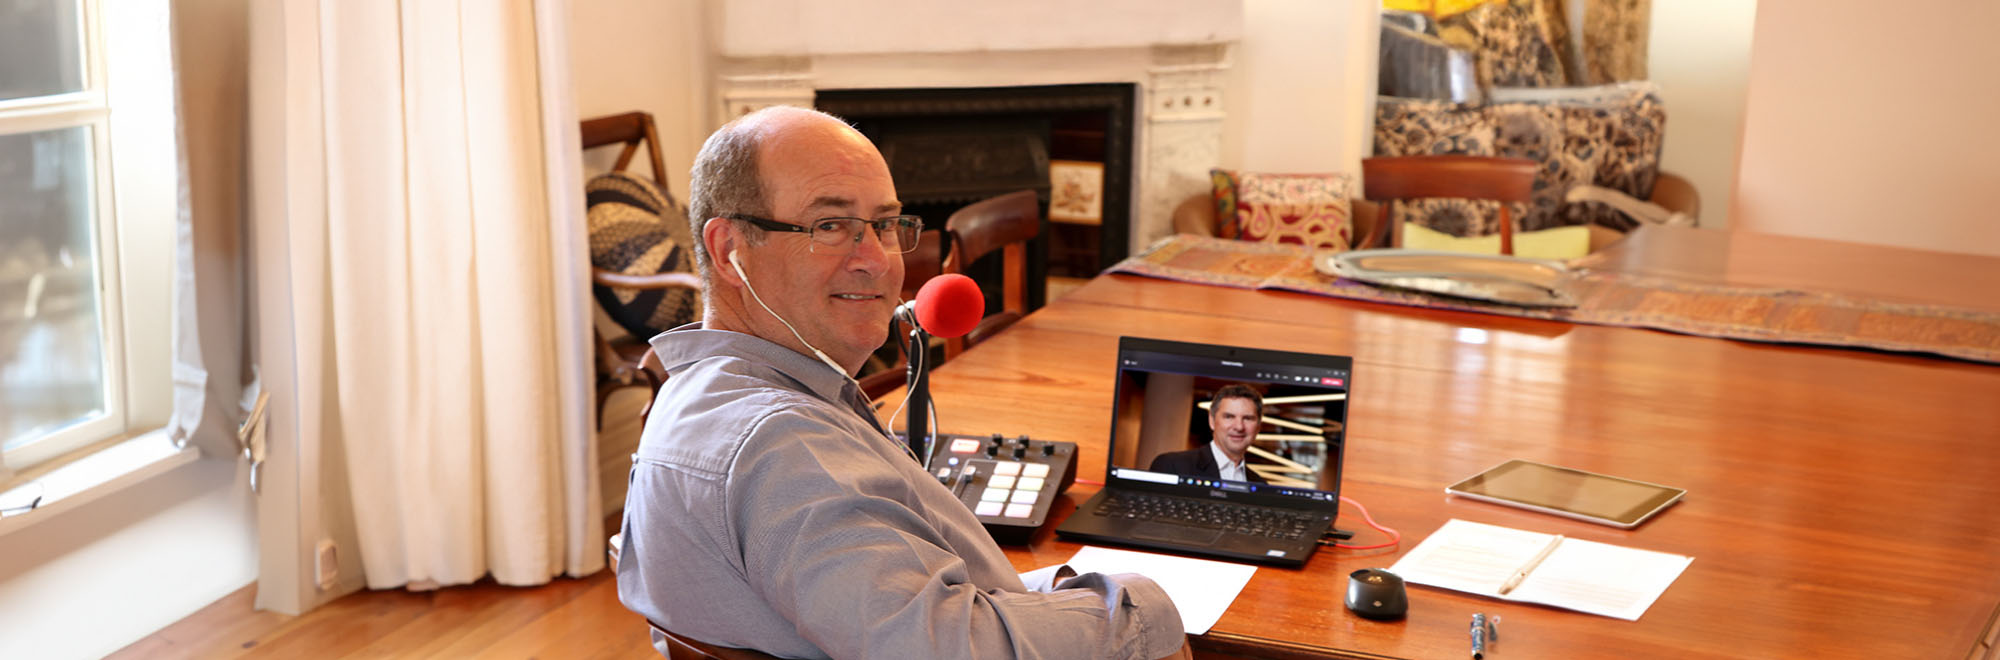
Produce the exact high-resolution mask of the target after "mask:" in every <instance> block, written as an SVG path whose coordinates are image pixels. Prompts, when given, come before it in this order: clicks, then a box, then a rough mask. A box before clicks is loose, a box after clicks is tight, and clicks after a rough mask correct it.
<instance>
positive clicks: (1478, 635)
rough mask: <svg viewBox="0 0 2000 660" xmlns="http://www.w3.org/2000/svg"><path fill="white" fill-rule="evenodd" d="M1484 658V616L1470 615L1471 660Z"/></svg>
mask: <svg viewBox="0 0 2000 660" xmlns="http://www.w3.org/2000/svg"><path fill="white" fill-rule="evenodd" d="M1484 657H1486V615H1484V614H1478V613H1475V614H1473V615H1472V660H1480V658H1484Z"/></svg>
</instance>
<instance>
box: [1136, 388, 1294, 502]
mask: <svg viewBox="0 0 2000 660" xmlns="http://www.w3.org/2000/svg"><path fill="white" fill-rule="evenodd" d="M1263 411H1264V397H1263V395H1261V394H1258V393H1257V390H1253V389H1250V387H1249V386H1247V385H1242V384H1236V383H1232V384H1229V385H1224V386H1223V387H1222V389H1219V390H1216V391H1215V396H1214V397H1213V398H1210V399H1209V400H1208V428H1209V430H1210V431H1213V432H1214V434H1215V437H1214V439H1213V440H1210V441H1209V443H1208V444H1207V445H1204V446H1201V447H1195V448H1194V449H1188V450H1183V451H1173V452H1167V453H1164V454H1160V455H1159V456H1157V457H1154V458H1153V464H1152V466H1151V467H1149V468H1147V470H1149V471H1152V472H1164V473H1167V474H1177V475H1181V476H1184V477H1194V478H1197V479H1225V480H1230V481H1249V482H1253V483H1260V484H1261V483H1266V482H1265V480H1264V478H1263V477H1261V476H1258V474H1257V473H1255V472H1251V471H1250V467H1249V465H1248V464H1246V463H1245V462H1244V461H1245V459H1246V458H1247V457H1248V456H1249V451H1250V443H1251V442H1252V441H1254V440H1256V439H1257V429H1258V428H1259V427H1261V426H1263V424H1264V422H1263V419H1264V418H1263Z"/></svg>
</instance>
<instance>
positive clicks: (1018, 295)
mask: <svg viewBox="0 0 2000 660" xmlns="http://www.w3.org/2000/svg"><path fill="white" fill-rule="evenodd" d="M944 226H945V230H946V231H949V232H950V233H951V236H952V239H953V240H954V241H955V242H956V243H957V246H956V247H955V248H953V249H952V250H951V255H950V256H949V257H948V258H947V259H946V260H945V272H948V273H961V272H964V271H965V268H966V267H967V266H969V265H971V264H972V263H973V262H976V261H979V259H980V257H984V256H986V255H988V254H990V253H992V252H993V251H994V250H1001V251H1002V252H1003V256H1002V259H1003V261H1002V269H1003V270H1002V277H1001V292H1000V299H1001V301H1002V310H1001V312H1000V313H999V314H995V315H994V317H989V319H988V321H993V322H994V323H993V324H991V325H989V324H988V323H987V321H982V322H981V324H980V325H981V327H980V328H974V329H973V331H972V332H970V333H967V334H966V336H965V337H955V338H952V339H948V340H946V341H945V357H946V359H950V358H951V357H952V356H955V355H958V352H959V351H962V350H964V349H965V347H967V346H970V345H972V344H976V343H978V342H979V341H980V340H982V339H984V338H986V337H987V336H990V335H991V334H993V333H995V332H999V330H1000V329H1001V328H1004V327H1005V326H1006V325H1008V324H1011V323H1012V322H1013V320H1015V319H1019V318H1020V317H1021V316H1024V315H1026V314H1027V313H1028V293H1027V291H1028V241H1030V240H1033V239H1034V238H1035V235H1036V234H1039V233H1040V232H1041V230H1042V206H1041V202H1040V200H1039V199H1038V198H1037V197H1036V195H1035V191H1033V190H1022V191H1019V192H1011V193H1007V194H1005V195H1001V196H999V197H993V198H990V199H985V200H981V201H979V202H975V203H973V204H970V205H967V206H966V207H965V208H961V209H959V210H958V211H957V212H956V213H953V214H951V218H949V219H947V220H945V223H944Z"/></svg>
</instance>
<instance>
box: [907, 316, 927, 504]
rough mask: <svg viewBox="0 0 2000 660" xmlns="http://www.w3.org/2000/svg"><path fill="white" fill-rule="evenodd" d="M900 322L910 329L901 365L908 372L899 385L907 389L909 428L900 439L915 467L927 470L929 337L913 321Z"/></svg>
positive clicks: (910, 319)
mask: <svg viewBox="0 0 2000 660" xmlns="http://www.w3.org/2000/svg"><path fill="white" fill-rule="evenodd" d="M912 316H914V315H912ZM903 322H904V323H907V324H909V326H910V344H909V351H908V352H907V353H905V355H906V356H907V357H908V359H906V360H905V362H907V363H908V365H909V370H908V371H907V372H906V373H905V376H904V378H903V382H905V383H908V384H909V387H907V388H905V389H904V396H903V407H905V408H908V409H909V411H910V419H909V426H906V427H904V429H905V430H904V433H903V437H904V438H905V439H906V440H907V441H908V442H909V444H910V453H911V454H912V455H915V456H916V457H917V464H919V465H922V466H923V467H924V469H925V470H929V469H930V467H931V448H930V442H929V441H930V437H931V433H930V413H931V382H930V368H929V366H930V364H929V363H930V353H929V350H930V335H929V334H928V333H925V332H924V327H923V325H921V324H918V323H917V320H916V319H915V318H905V319H903Z"/></svg>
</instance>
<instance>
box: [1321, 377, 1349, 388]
mask: <svg viewBox="0 0 2000 660" xmlns="http://www.w3.org/2000/svg"><path fill="white" fill-rule="evenodd" d="M1319 384H1321V385H1325V386H1327V387H1346V386H1347V379H1344V378H1321V379H1319Z"/></svg>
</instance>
